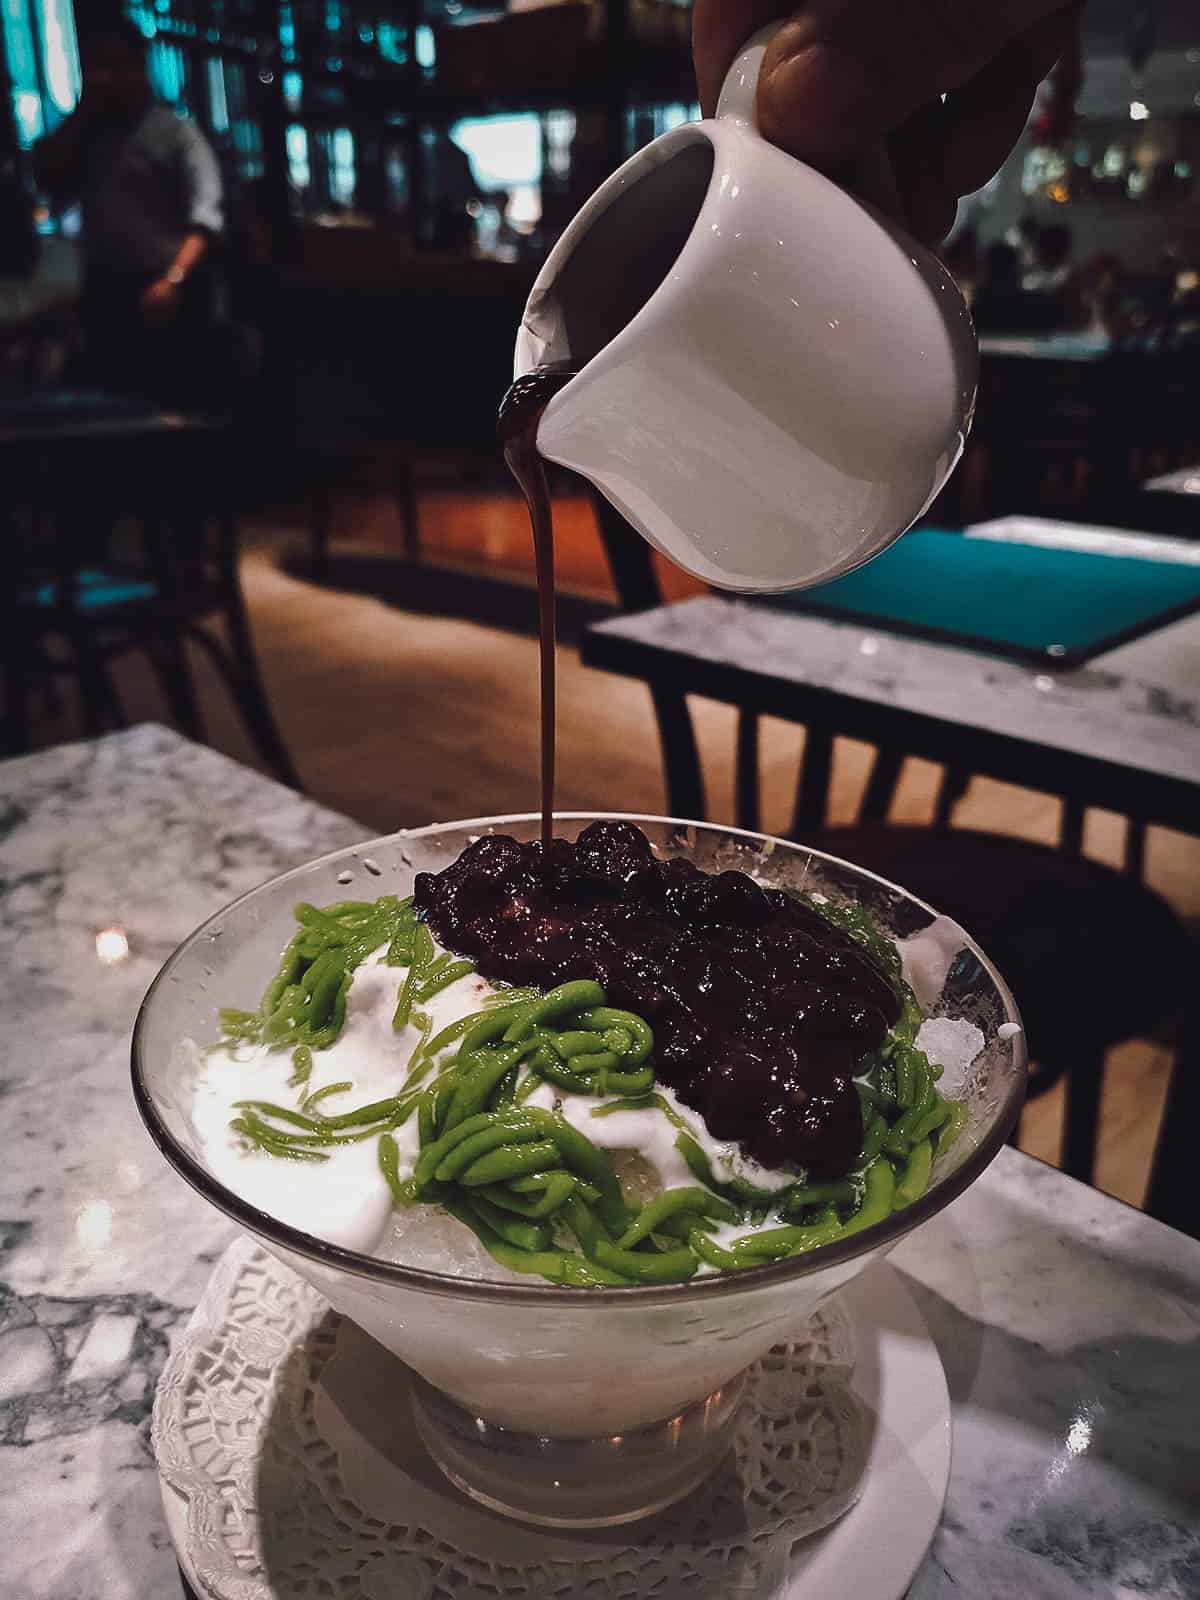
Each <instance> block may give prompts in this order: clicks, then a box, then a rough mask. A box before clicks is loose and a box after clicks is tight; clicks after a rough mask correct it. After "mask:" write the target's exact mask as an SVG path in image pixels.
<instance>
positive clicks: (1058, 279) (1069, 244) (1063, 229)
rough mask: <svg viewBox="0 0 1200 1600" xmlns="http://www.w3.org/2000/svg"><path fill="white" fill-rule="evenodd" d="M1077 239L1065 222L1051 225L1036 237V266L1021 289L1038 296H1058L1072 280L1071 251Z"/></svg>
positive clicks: (1026, 277) (1026, 273) (1023, 280)
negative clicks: (1069, 280)
mask: <svg viewBox="0 0 1200 1600" xmlns="http://www.w3.org/2000/svg"><path fill="white" fill-rule="evenodd" d="M1074 243H1075V239H1074V235H1073V234H1072V232H1071V230H1070V228H1068V227H1067V225H1066V223H1065V222H1048V223H1046V225H1045V227H1044V228H1039V229H1038V231H1037V233H1036V235H1035V236H1034V247H1033V264H1032V266H1030V267H1028V268H1027V269H1026V271H1025V273H1024V276H1023V279H1022V287H1023V288H1026V289H1032V290H1033V291H1034V292H1035V293H1037V294H1055V293H1058V292H1059V291H1060V290H1063V289H1065V288H1066V286H1067V281H1068V279H1069V278H1070V276H1071V250H1072V248H1073V246H1074Z"/></svg>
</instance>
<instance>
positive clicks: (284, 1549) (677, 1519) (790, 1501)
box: [154, 1239, 950, 1600]
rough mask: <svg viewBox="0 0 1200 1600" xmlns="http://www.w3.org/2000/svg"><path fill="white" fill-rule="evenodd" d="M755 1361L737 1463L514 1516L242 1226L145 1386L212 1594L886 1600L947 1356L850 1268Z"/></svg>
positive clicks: (367, 1349)
mask: <svg viewBox="0 0 1200 1600" xmlns="http://www.w3.org/2000/svg"><path fill="white" fill-rule="evenodd" d="M755 1374H756V1375H755V1377H754V1379H753V1380H752V1387H753V1393H754V1396H755V1403H754V1407H753V1408H752V1409H751V1410H750V1411H749V1412H748V1414H747V1416H746V1420H745V1423H744V1425H743V1427H742V1429H741V1431H740V1433H739V1443H738V1451H737V1459H736V1461H733V1460H731V1461H730V1462H729V1465H728V1467H727V1468H722V1469H721V1470H719V1471H718V1473H717V1475H716V1477H715V1479H714V1480H712V1481H710V1483H709V1484H708V1485H706V1486H705V1487H704V1488H702V1489H700V1490H698V1491H696V1493H695V1494H694V1495H692V1496H690V1497H689V1498H688V1499H687V1500H685V1501H684V1502H683V1503H682V1504H681V1505H680V1506H678V1507H675V1508H672V1510H670V1511H668V1512H665V1513H663V1514H662V1515H661V1516H659V1517H655V1518H651V1519H649V1520H648V1521H646V1522H643V1523H636V1524H633V1525H631V1526H626V1527H622V1528H615V1529H607V1530H597V1531H596V1532H588V1533H581V1534H575V1533H568V1534H560V1533H552V1532H548V1531H545V1530H542V1529H533V1528H529V1527H526V1526H524V1525H522V1524H518V1523H514V1522H509V1521H506V1520H504V1519H503V1518H500V1517H497V1516H494V1515H493V1514H492V1513H490V1512H487V1511H485V1510H483V1509H482V1508H480V1507H479V1506H476V1505H474V1504H473V1503H471V1502H470V1501H468V1500H466V1499H465V1498H464V1497H463V1496H461V1495H460V1494H458V1493H457V1491H456V1490H454V1489H453V1488H452V1487H451V1486H450V1485H449V1484H448V1483H447V1482H446V1481H445V1480H444V1479H443V1478H442V1477H441V1475H440V1473H439V1472H438V1470H437V1469H436V1467H434V1466H433V1464H432V1463H431V1462H430V1461H429V1458H428V1457H427V1456H426V1455H425V1452H424V1450H423V1449H422V1447H421V1446H420V1444H419V1442H418V1441H417V1439H416V1436H415V1431H414V1430H413V1429H412V1428H411V1427H409V1426H407V1422H408V1410H407V1394H406V1374H405V1369H404V1368H403V1367H402V1366H401V1365H400V1364H399V1363H398V1362H396V1361H395V1360H394V1358H393V1357H391V1356H389V1355H387V1354H386V1352H384V1351H382V1350H381V1349H380V1348H379V1347H378V1346H377V1345H375V1344H373V1343H372V1342H371V1341H370V1340H368V1339H367V1338H366V1336H365V1335H363V1334H361V1333H360V1332H359V1331H358V1330H357V1329H356V1328H354V1327H353V1326H352V1325H351V1324H348V1323H342V1322H341V1321H340V1319H338V1318H337V1317H336V1316H335V1314H334V1313H332V1312H331V1311H330V1310H329V1308H328V1307H327V1306H326V1305H325V1303H324V1302H323V1301H322V1300H321V1299H320V1297H319V1296H318V1295H317V1294H316V1293H315V1291H313V1290H312V1289H311V1288H309V1287H308V1286H307V1285H306V1284H304V1283H303V1282H302V1281H301V1280H300V1279H299V1278H297V1277H295V1276H294V1274H292V1273H291V1272H290V1271H289V1270H288V1269H287V1268H285V1267H283V1266H281V1265H280V1264H279V1263H277V1262H275V1261H274V1260H273V1259H272V1258H271V1257H269V1256H267V1255H266V1254H265V1253H264V1252H263V1251H262V1250H260V1249H259V1248H258V1247H257V1246H256V1245H255V1244H254V1243H253V1242H252V1241H250V1240H248V1239H242V1240H239V1241H237V1242H236V1243H235V1244H234V1245H232V1246H231V1247H230V1250H229V1251H228V1252H227V1253H226V1255H225V1257H224V1258H223V1259H222V1261H221V1262H220V1263H219V1264H218V1267H217V1269H216V1271H215V1272H214V1274H213V1277H212V1279H211V1280H210V1283H209V1285H208V1287H207V1289H206V1291H205V1294H204V1296H203V1298H202V1300H201V1302H200V1305H199V1306H198V1307H197V1308H196V1312H195V1314H194V1316H193V1318H192V1321H191V1323H190V1324H189V1329H188V1333H187V1334H186V1336H185V1338H184V1339H183V1341H182V1342H181V1344H180V1346H179V1347H178V1348H177V1350H176V1351H175V1353H174V1354H173V1355H172V1357H171V1360H170V1361H169V1362H168V1364H167V1367H166V1369H165V1370H164V1372H163V1376H162V1379H161V1380H160V1384H159V1392H158V1395H157V1398H156V1402H155V1415H154V1442H155V1449H156V1453H157V1455H158V1459H159V1468H160V1479H161V1486H162V1494H163V1506H164V1509H165V1511H166V1517H167V1524H168V1527H169V1530H170V1534H171V1538H172V1540H173V1542H174V1545H175V1549H176V1553H177V1554H178V1557H179V1561H180V1565H181V1567H182V1569H183V1571H184V1573H185V1575H186V1577H187V1579H188V1581H189V1582H190V1583H191V1585H192V1587H193V1588H194V1589H195V1591H196V1593H197V1594H198V1595H201V1596H204V1597H206V1600H207V1597H210V1596H211V1597H216V1600H285V1597H286V1600H292V1597H293V1596H297V1595H300V1594H310V1593H311V1594H319V1593H326V1592H328V1593H336V1594H337V1595H338V1597H339V1600H385V1597H386V1600H477V1597H479V1596H481V1595H483V1594H486V1595H488V1596H489V1597H490V1600H509V1597H512V1600H517V1597H520V1600H543V1597H550V1596H555V1597H563V1600H568V1597H571V1596H573V1595H575V1594H577V1593H578V1594H583V1593H586V1594H587V1595H588V1596H589V1600H591V1597H592V1596H596V1597H597V1600H608V1597H609V1596H610V1595H611V1596H616V1595H621V1596H628V1595H633V1594H637V1595H641V1594H651V1593H652V1594H653V1595H654V1597H655V1600H674V1597H676V1596H681V1597H682V1596H685V1595H686V1596H687V1597H688V1600H735V1597H738V1596H742V1597H746V1600H749V1597H751V1596H753V1597H755V1600H827V1597H834V1596H842V1595H846V1596H853V1597H854V1600H899V1597H900V1596H902V1595H903V1594H904V1592H905V1590H906V1589H907V1588H908V1585H909V1583H910V1582H911V1580H912V1577H913V1574H914V1572H915V1571H916V1568H917V1566H918V1565H919V1563H920V1561H921V1558H922V1556H923V1555H924V1553H925V1550H926V1549H927V1547H928V1545H929V1541H930V1539H931V1538H932V1536H933V1532H934V1529H935V1528H936V1526H937V1522H938V1518H939V1517H940V1515H941V1509H942V1504H943V1501H944V1498H945V1493H946V1483H947V1479H948V1476H949V1470H950V1407H949V1397H948V1394H947V1391H946V1381H945V1377H944V1374H943V1372H942V1366H941V1361H940V1359H939V1357H938V1353H937V1350H936V1348H935V1346H934V1344H933V1342H932V1340H931V1339H930V1337H929V1334H928V1331H927V1330H926V1328H925V1325H924V1323H923V1321H922V1319H921V1316H920V1313H919V1312H918V1310H917V1308H916V1306H915V1305H914V1304H913V1301H912V1299H911V1297H910V1296H909V1294H908V1291H907V1290H906V1289H905V1288H904V1286H903V1284H902V1282H901V1280H900V1279H899V1277H898V1276H897V1275H896V1274H895V1273H894V1272H893V1271H892V1270H891V1269H890V1268H888V1267H886V1266H882V1267H876V1268H874V1269H873V1270H871V1271H869V1272H867V1273H865V1274H864V1275H863V1276H862V1277H861V1278H859V1279H857V1280H856V1281H855V1282H854V1283H853V1284H851V1285H850V1286H849V1287H848V1288H847V1289H845V1290H843V1291H842V1293H841V1295H840V1296H839V1297H838V1300H837V1302H836V1303H835V1304H833V1305H827V1306H825V1307H822V1309H821V1311H820V1312H819V1313H818V1315H817V1316H816V1317H815V1318H814V1319H813V1321H812V1323H810V1324H808V1325H806V1326H805V1327H803V1328H800V1329H798V1330H797V1335H796V1337H795V1339H794V1340H793V1341H791V1342H790V1343H789V1344H788V1345H786V1346H781V1347H777V1349H776V1351H775V1352H773V1353H772V1355H771V1356H769V1357H767V1358H765V1360H764V1361H763V1362H762V1363H759V1365H758V1367H757V1368H756V1369H755ZM847 1508H849V1509H847ZM814 1530H821V1531H814ZM321 1580H326V1581H327V1582H328V1584H329V1585H330V1587H329V1588H328V1589H326V1588H323V1587H322V1586H321Z"/></svg>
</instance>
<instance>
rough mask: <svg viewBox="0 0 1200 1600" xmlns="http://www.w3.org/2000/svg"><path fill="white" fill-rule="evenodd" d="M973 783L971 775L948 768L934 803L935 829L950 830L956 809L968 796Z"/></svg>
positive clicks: (944, 772)
mask: <svg viewBox="0 0 1200 1600" xmlns="http://www.w3.org/2000/svg"><path fill="white" fill-rule="evenodd" d="M970 782H971V774H970V773H969V772H964V771H963V770H962V769H961V768H960V767H946V768H945V770H944V771H943V773H942V780H941V782H940V783H939V785H938V792H937V797H936V799H935V800H934V802H933V825H934V827H935V828H942V829H944V828H948V827H949V826H950V823H951V820H952V819H953V816H954V808H955V806H956V805H957V804H958V802H959V801H960V800H961V799H962V797H963V795H965V794H966V792H967V789H968V787H969V785H970Z"/></svg>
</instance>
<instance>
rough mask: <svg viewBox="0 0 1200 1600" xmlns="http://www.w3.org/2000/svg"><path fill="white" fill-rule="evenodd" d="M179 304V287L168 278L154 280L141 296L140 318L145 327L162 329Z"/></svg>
mask: <svg viewBox="0 0 1200 1600" xmlns="http://www.w3.org/2000/svg"><path fill="white" fill-rule="evenodd" d="M178 304H179V285H178V284H177V283H172V282H171V281H170V279H169V278H156V279H155V280H154V282H153V283H152V284H151V285H150V287H149V288H148V289H146V290H145V291H144V292H143V294H142V318H143V320H144V321H145V323H146V326H147V327H150V328H161V327H164V326H165V325H166V324H167V323H168V322H170V320H171V319H172V317H173V316H174V315H175V311H176V308H177V306H178Z"/></svg>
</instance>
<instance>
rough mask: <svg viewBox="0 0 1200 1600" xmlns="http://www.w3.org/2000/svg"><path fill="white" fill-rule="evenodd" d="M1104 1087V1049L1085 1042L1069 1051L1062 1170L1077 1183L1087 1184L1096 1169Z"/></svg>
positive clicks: (1092, 1177) (1091, 1179)
mask: <svg viewBox="0 0 1200 1600" xmlns="http://www.w3.org/2000/svg"><path fill="white" fill-rule="evenodd" d="M1103 1087H1104V1052H1103V1050H1099V1049H1089V1048H1088V1047H1087V1046H1086V1045H1085V1046H1084V1047H1083V1048H1082V1049H1079V1048H1076V1050H1075V1051H1074V1052H1073V1057H1072V1061H1071V1069H1070V1071H1069V1072H1068V1073H1067V1077H1066V1102H1067V1107H1066V1121H1065V1126H1064V1129H1063V1141H1062V1170H1063V1171H1064V1172H1066V1173H1069V1174H1070V1176H1071V1177H1072V1178H1078V1179H1079V1181H1080V1182H1081V1183H1091V1182H1093V1180H1094V1174H1095V1169H1096V1133H1097V1131H1098V1129H1099V1125H1100V1092H1101V1090H1102V1089H1103Z"/></svg>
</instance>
